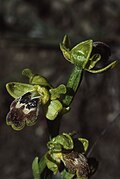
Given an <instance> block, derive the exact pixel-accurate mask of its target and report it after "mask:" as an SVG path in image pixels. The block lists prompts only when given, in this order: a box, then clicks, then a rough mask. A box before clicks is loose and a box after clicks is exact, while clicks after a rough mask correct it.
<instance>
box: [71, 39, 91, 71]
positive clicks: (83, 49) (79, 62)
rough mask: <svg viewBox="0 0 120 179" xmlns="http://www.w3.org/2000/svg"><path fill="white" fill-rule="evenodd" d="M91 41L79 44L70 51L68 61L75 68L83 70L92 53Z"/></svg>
mask: <svg viewBox="0 0 120 179" xmlns="http://www.w3.org/2000/svg"><path fill="white" fill-rule="evenodd" d="M92 47H93V41H92V40H86V41H84V42H81V43H79V44H78V45H76V46H75V47H74V48H73V49H72V50H71V56H70V61H71V63H73V64H75V65H76V66H78V67H80V68H82V69H84V68H85V66H86V64H87V63H88V61H89V58H90V54H91V52H92Z"/></svg>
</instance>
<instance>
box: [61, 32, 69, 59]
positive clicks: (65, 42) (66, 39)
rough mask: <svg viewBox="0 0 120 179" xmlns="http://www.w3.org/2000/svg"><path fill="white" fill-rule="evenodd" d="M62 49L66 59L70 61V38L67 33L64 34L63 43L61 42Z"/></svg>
mask: <svg viewBox="0 0 120 179" xmlns="http://www.w3.org/2000/svg"><path fill="white" fill-rule="evenodd" d="M60 49H61V51H62V53H63V56H64V57H65V59H66V60H68V61H70V39H69V37H68V36H67V35H65V36H64V38H63V41H62V43H60Z"/></svg>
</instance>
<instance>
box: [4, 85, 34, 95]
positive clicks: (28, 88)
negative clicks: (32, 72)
mask: <svg viewBox="0 0 120 179" xmlns="http://www.w3.org/2000/svg"><path fill="white" fill-rule="evenodd" d="M6 88H7V91H8V93H9V94H10V95H11V96H12V97H13V98H19V97H20V96H23V95H24V94H25V93H27V92H32V91H34V86H33V85H30V84H25V83H19V82H10V83H7V84H6Z"/></svg>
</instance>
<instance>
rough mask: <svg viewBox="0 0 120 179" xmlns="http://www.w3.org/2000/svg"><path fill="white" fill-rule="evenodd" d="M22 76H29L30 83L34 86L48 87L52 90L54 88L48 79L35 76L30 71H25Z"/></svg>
mask: <svg viewBox="0 0 120 179" xmlns="http://www.w3.org/2000/svg"><path fill="white" fill-rule="evenodd" d="M22 75H24V76H27V77H28V78H29V83H30V84H33V85H40V86H48V87H49V88H51V87H52V86H51V85H50V84H49V83H48V81H47V79H46V78H45V77H43V76H41V75H37V74H33V73H32V71H31V70H30V69H24V70H23V71H22Z"/></svg>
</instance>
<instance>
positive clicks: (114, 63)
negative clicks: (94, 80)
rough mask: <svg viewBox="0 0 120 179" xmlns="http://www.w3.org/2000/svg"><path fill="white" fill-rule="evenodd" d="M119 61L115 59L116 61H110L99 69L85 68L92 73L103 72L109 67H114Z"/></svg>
mask: <svg viewBox="0 0 120 179" xmlns="http://www.w3.org/2000/svg"><path fill="white" fill-rule="evenodd" d="M117 63H118V62H117V61H114V62H112V63H110V64H109V65H107V66H106V67H104V68H101V69H99V70H90V69H86V68H85V70H86V71H88V72H90V73H102V72H104V71H106V70H108V69H112V68H114V67H115V66H116V65H117Z"/></svg>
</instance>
